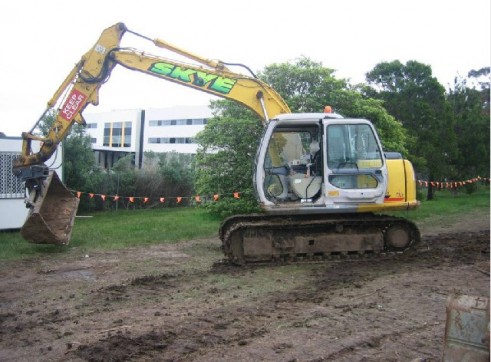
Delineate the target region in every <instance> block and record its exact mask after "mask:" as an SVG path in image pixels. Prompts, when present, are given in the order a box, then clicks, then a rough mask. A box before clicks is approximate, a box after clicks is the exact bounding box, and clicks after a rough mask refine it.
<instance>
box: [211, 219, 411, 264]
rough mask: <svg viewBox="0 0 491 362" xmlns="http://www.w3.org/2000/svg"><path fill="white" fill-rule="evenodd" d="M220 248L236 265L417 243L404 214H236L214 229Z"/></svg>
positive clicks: (374, 252) (371, 252) (368, 252)
mask: <svg viewBox="0 0 491 362" xmlns="http://www.w3.org/2000/svg"><path fill="white" fill-rule="evenodd" d="M220 239H221V240H222V246H223V251H224V253H225V255H226V256H227V257H228V259H229V260H230V262H232V263H234V264H238V265H243V264H246V263H253V262H274V261H282V260H288V261H297V260H322V259H328V258H333V257H363V256H367V255H377V254H380V253H386V252H402V251H404V250H407V249H409V248H411V247H412V246H413V245H415V244H416V243H418V242H419V241H420V233H419V230H418V228H417V227H416V225H415V224H414V223H413V222H411V221H409V220H406V219H404V218H399V217H394V216H386V215H376V214H372V213H366V214H339V215H332V214H314V215H290V216H278V215H276V216H275V215H262V214H252V215H238V216H232V217H230V218H228V219H226V220H225V221H224V222H223V223H222V225H221V227H220Z"/></svg>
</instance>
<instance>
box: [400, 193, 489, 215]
mask: <svg viewBox="0 0 491 362" xmlns="http://www.w3.org/2000/svg"><path fill="white" fill-rule="evenodd" d="M489 208H490V193H489V186H482V187H480V188H479V189H478V191H476V192H474V193H472V194H467V193H464V192H454V191H450V190H442V191H438V192H436V193H435V198H434V199H433V200H431V201H422V202H421V206H420V207H419V208H418V209H416V210H411V211H407V212H406V211H400V212H394V213H391V214H393V215H395V216H401V217H405V218H407V219H409V220H412V221H414V222H415V223H417V224H418V225H432V224H434V225H439V224H441V223H442V221H445V222H447V223H448V222H453V221H456V220H458V219H459V218H461V217H462V216H463V215H466V214H472V215H481V214H482V215H487V217H488V218H489Z"/></svg>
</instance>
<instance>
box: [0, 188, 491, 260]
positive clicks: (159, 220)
mask: <svg viewBox="0 0 491 362" xmlns="http://www.w3.org/2000/svg"><path fill="white" fill-rule="evenodd" d="M489 201H490V193H489V187H488V186H486V187H484V186H483V187H480V188H479V189H478V191H477V192H475V193H473V194H466V193H463V192H462V193H457V194H456V193H453V192H451V191H448V190H444V191H438V192H437V193H436V195H435V200H433V201H423V202H422V204H421V207H420V208H418V209H417V210H414V211H410V212H398V213H394V214H396V215H398V216H402V217H406V218H408V219H410V220H413V221H415V222H416V223H417V224H419V225H421V224H426V225H432V224H434V225H438V224H439V223H442V222H443V221H445V222H447V223H448V222H452V221H453V220H457V219H458V218H460V217H462V215H464V214H472V215H478V214H485V215H487V217H489V207H490V202H489ZM88 216H90V217H87V218H77V219H76V221H75V226H74V229H73V234H72V240H71V242H70V245H68V246H58V245H35V244H30V243H28V242H26V241H25V240H23V239H22V237H21V236H20V234H19V232H18V231H4V232H0V260H8V259H20V258H29V257H36V256H42V255H46V254H56V253H67V252H69V251H70V250H75V249H76V250H82V251H89V250H91V251H92V250H101V249H106V250H107V249H121V248H127V247H132V246H139V245H151V244H161V243H176V242H179V241H181V240H191V239H201V238H208V237H215V236H217V234H218V228H219V225H220V219H219V218H217V217H214V216H212V215H210V214H208V213H207V212H206V211H204V210H202V209H198V208H173V209H158V210H118V211H110V212H99V213H94V214H91V215H88ZM202 252H205V251H202ZM208 252H211V251H208Z"/></svg>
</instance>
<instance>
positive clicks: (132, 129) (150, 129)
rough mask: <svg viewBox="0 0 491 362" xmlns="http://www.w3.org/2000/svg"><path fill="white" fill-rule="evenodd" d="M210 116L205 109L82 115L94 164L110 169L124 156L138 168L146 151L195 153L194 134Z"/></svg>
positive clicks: (123, 111)
mask: <svg viewBox="0 0 491 362" xmlns="http://www.w3.org/2000/svg"><path fill="white" fill-rule="evenodd" d="M211 117H212V113H211V110H210V108H209V107H208V106H185V107H172V108H155V109H146V110H143V109H132V110H116V111H111V112H104V113H87V114H84V118H85V121H86V123H87V128H86V131H87V134H89V135H90V137H91V140H92V149H93V150H94V152H95V156H96V159H97V161H98V163H99V164H100V165H101V166H102V167H105V168H108V167H111V166H112V165H114V163H115V162H116V161H117V160H118V159H119V158H120V157H123V156H125V155H127V154H128V153H131V154H133V155H134V161H135V165H137V167H141V165H142V163H143V154H144V152H146V151H154V152H172V151H175V152H179V153H196V150H197V148H198V145H197V144H196V143H195V141H194V137H195V135H196V134H197V133H198V132H200V131H201V130H203V129H204V127H205V125H206V123H207V121H208V119H209V118H211Z"/></svg>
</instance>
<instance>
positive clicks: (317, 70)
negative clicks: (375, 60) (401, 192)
mask: <svg viewBox="0 0 491 362" xmlns="http://www.w3.org/2000/svg"><path fill="white" fill-rule="evenodd" d="M259 75H260V77H261V78H262V79H263V80H265V81H266V82H267V83H269V84H271V85H272V86H273V88H275V89H276V91H277V92H278V93H280V94H281V95H282V97H283V98H284V99H285V101H286V103H287V104H288V105H289V107H290V108H291V110H292V111H293V112H321V111H322V110H323V109H324V107H325V106H326V105H330V106H332V107H334V109H335V110H336V112H338V113H340V114H342V115H343V116H345V117H354V118H357V117H359V118H366V119H368V120H370V121H372V122H373V124H374V126H375V127H376V129H377V132H378V133H379V136H380V138H381V141H382V144H383V146H384V149H386V150H387V151H396V152H401V153H402V154H404V155H406V154H407V148H406V132H405V130H404V128H403V126H402V124H401V123H400V122H398V121H397V120H396V119H395V118H394V117H393V116H391V115H390V114H389V113H387V111H386V110H385V109H384V107H383V103H382V102H381V101H380V100H375V99H372V98H369V97H364V96H363V93H362V92H361V90H360V89H358V88H357V87H353V88H351V87H350V86H349V85H348V83H347V82H346V81H345V80H343V79H336V78H335V77H334V71H333V70H332V69H329V68H325V67H324V66H323V65H322V63H318V62H314V61H312V60H310V59H309V58H305V57H303V58H300V59H297V60H296V61H295V63H283V64H272V65H269V66H267V67H266V68H265V69H264V71H263V72H260V73H259Z"/></svg>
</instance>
